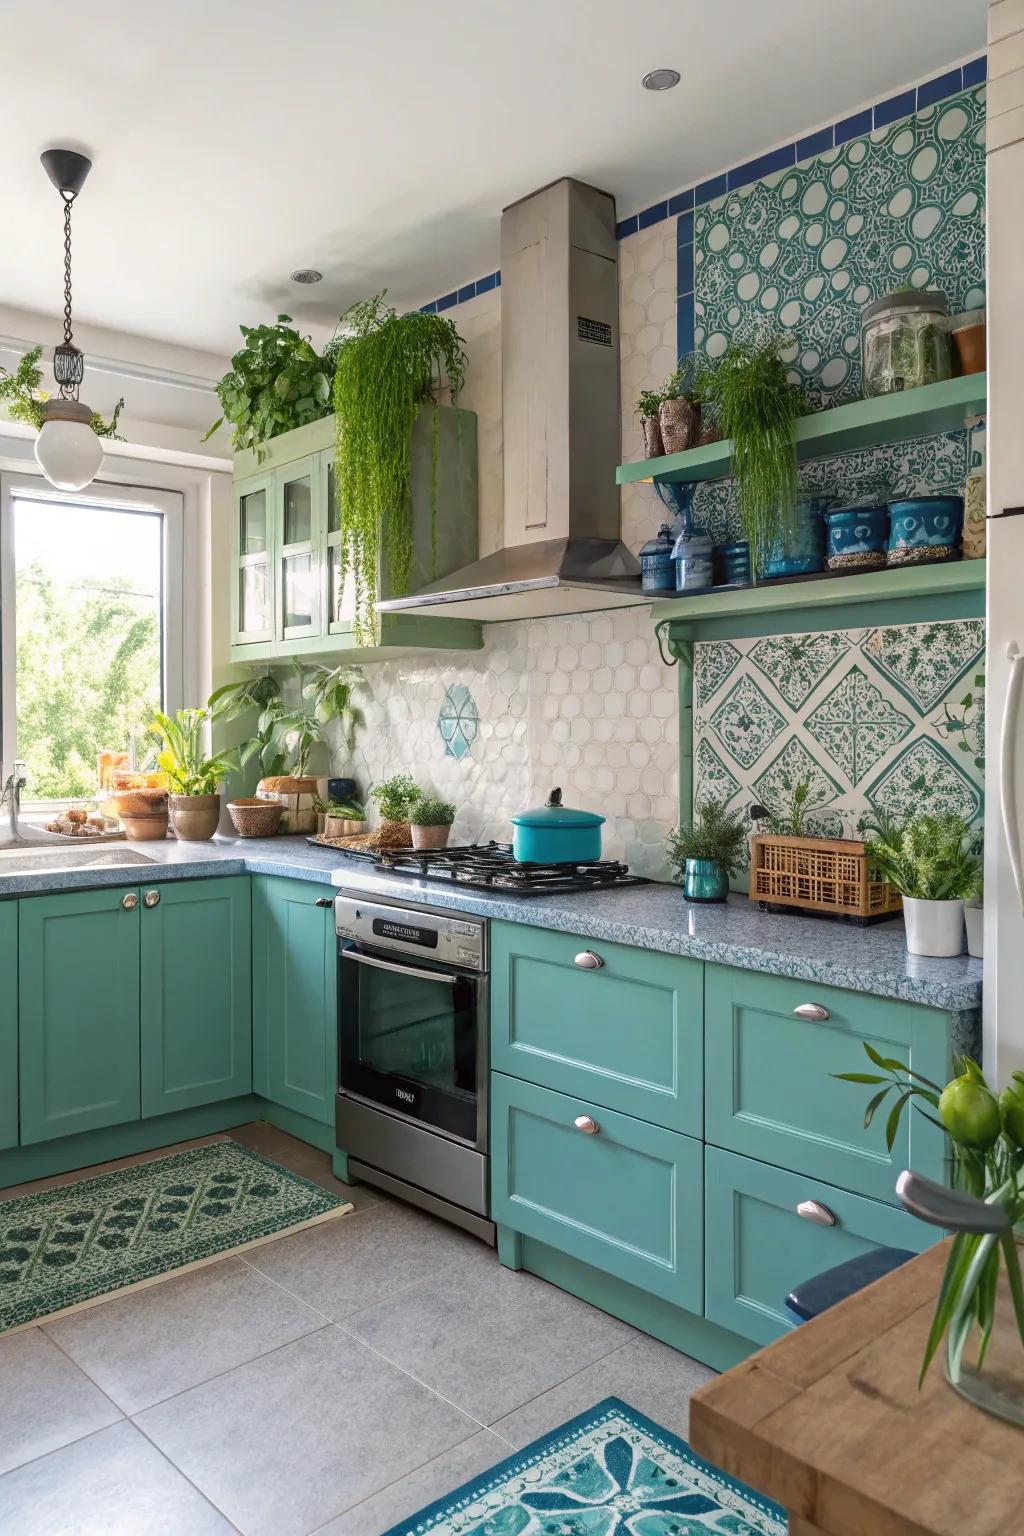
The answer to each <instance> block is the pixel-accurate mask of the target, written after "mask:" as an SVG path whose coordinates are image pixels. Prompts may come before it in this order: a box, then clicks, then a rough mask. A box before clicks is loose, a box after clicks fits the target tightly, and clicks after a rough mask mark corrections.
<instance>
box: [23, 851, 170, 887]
mask: <svg viewBox="0 0 1024 1536" xmlns="http://www.w3.org/2000/svg"><path fill="white" fill-rule="evenodd" d="M155 863H156V860H155V859H153V858H151V856H150V855H149V854H148V853H137V852H136V850H135V849H134V848H103V847H100V846H99V845H98V844H96V843H86V844H85V846H84V847H81V848H26V847H24V846H19V847H15V848H11V847H8V848H0V878H2V877H3V876H4V875H34V874H37V873H45V872H46V871H48V870H60V869H113V868H117V867H118V866H120V865H125V864H155Z"/></svg>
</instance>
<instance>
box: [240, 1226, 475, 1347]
mask: <svg viewBox="0 0 1024 1536" xmlns="http://www.w3.org/2000/svg"><path fill="white" fill-rule="evenodd" d="M292 1235H293V1236H295V1237H301V1236H302V1233H301V1232H296V1233H293V1234H292ZM253 1251H254V1252H255V1251H256V1250H253ZM238 1257H239V1258H241V1259H242V1261H243V1263H247V1264H249V1266H250V1268H252V1269H255V1270H256V1273H257V1274H258V1275H262V1276H263V1278H264V1279H265V1280H273V1279H274V1277H273V1276H272V1275H268V1274H267V1273H266V1271H265V1270H262V1269H259V1268H258V1267H257V1265H256V1264H254V1263H253V1262H252V1261H251V1260H249V1259H246V1258H245V1255H244V1254H239V1255H238ZM473 1257H474V1258H475V1257H476V1255H475V1254H474V1255H473ZM470 1262H471V1261H470V1259H469V1258H466V1259H460V1260H458V1261H456V1262H455V1263H453V1264H446V1265H445V1266H444V1268H443V1269H435V1270H432V1271H431V1273H430V1274H429V1275H421V1276H420V1278H419V1279H418V1280H413V1281H411V1283H410V1284H409V1285H403V1286H400V1287H399V1289H398V1290H397V1291H388V1292H387V1294H386V1295H384V1296H378V1298H377V1300H376V1301H371V1302H369V1303H368V1304H367V1305H366V1306H359V1307H354V1308H353V1309H352V1311H351V1312H346V1313H345V1317H346V1318H349V1317H357V1316H358V1315H359V1313H360V1312H370V1311H372V1310H373V1308H374V1307H376V1306H378V1305H379V1304H380V1303H382V1302H385V1301H392V1300H393V1299H394V1298H395V1297H397V1296H407V1295H408V1294H409V1292H410V1291H415V1290H416V1289H417V1287H418V1286H421V1285H427V1284H429V1282H430V1281H432V1280H439V1279H440V1278H441V1276H442V1275H446V1274H448V1273H449V1271H451V1270H453V1269H458V1268H459V1267H460V1265H462V1264H468V1263H470ZM274 1284H275V1285H276V1286H279V1287H280V1289H281V1290H282V1291H284V1292H285V1294H286V1295H288V1296H292V1297H294V1298H295V1300H296V1301H300V1302H301V1301H302V1297H301V1296H300V1295H299V1294H298V1292H297V1291H292V1290H289V1288H288V1286H286V1285H283V1284H282V1283H281V1281H280V1280H274ZM303 1305H304V1306H307V1307H310V1306H312V1303H311V1302H308V1301H306V1302H303ZM312 1310H313V1311H314V1312H316V1311H319V1308H317V1307H313V1308H312ZM322 1315H323V1316H324V1317H326V1318H327V1321H328V1322H329V1323H339V1324H340V1322H341V1319H340V1318H337V1317H331V1316H330V1314H329V1313H326V1312H325V1313H323V1314H322ZM346 1332H348V1330H347V1329H346ZM353 1337H354V1335H353Z"/></svg>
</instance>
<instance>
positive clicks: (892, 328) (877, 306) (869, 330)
mask: <svg viewBox="0 0 1024 1536" xmlns="http://www.w3.org/2000/svg"><path fill="white" fill-rule="evenodd" d="M860 348H861V366H862V371H863V382H862V389H863V393H864V396H865V398H868V397H870V396H872V395H891V394H894V393H897V392H898V391H900V390H904V389H920V388H921V386H922V385H924V384H937V383H938V382H939V380H940V379H948V378H951V377H952V375H953V365H952V354H951V346H950V339H949V301H948V299H947V298H946V295H945V294H944V293H942V292H941V291H940V290H939V289H937V288H927V289H921V290H917V289H912V288H908V289H905V290H904V289H901V290H900V291H899V292H897V293H889V294H886V296H885V297H884V298H882V299H876V300H875V302H874V303H873V304H869V305H868V306H867V308H866V309H865V310H864V311H863V313H862V315H861V331H860Z"/></svg>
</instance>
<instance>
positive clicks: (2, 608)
mask: <svg viewBox="0 0 1024 1536" xmlns="http://www.w3.org/2000/svg"><path fill="white" fill-rule="evenodd" d="M33 499H35V500H38V501H60V502H61V503H62V504H64V505H68V504H72V505H74V504H78V505H80V506H84V507H99V508H104V509H112V510H115V511H124V512H145V513H149V514H154V513H155V514H156V515H157V516H159V517H160V518H161V521H162V525H163V527H162V538H161V560H162V571H161V576H162V588H163V615H162V621H163V622H162V629H163V650H162V655H161V670H162V682H163V708H164V709H165V710H167V711H168V712H169V713H174V711H176V710H178V709H182V708H183V707H184V703H185V625H184V597H185V580H184V577H185V505H184V500H185V499H184V496H183V494H182V492H181V491H176V490H165V489H162V488H157V487H155V486H148V485H139V486H133V485H122V484H117V483H114V482H112V481H108V480H94V481H93V482H92V484H91V485H89V486H88V487H87V488H86V489H85V490H84V491H58V490H55V489H54V487H53V486H52V485H50V483H49V481H47V480H46V479H45V478H44V477H43V476H42V475H39V474H35V475H34V474H29V473H23V472H21V471H13V472H7V471H4V472H3V473H0V764H2V765H3V777H4V780H6V777H7V774H8V773H9V772H10V771H11V767H12V764H13V763H14V761H15V759H16V758H17V755H18V753H17V739H18V728H17V699H16V696H15V682H16V678H17V624H16V619H17V611H16V596H15V579H16V574H17V570H16V556H15V548H14V503H15V501H16V500H18V501H21V500H25V501H29V500H33ZM61 803H62V802H59V801H54V800H40V801H34V799H33V796H32V786H31V784H30V785H29V786H28V790H27V793H26V796H25V804H26V807H28V806H31V805H33V804H35V805H39V806H57V805H59V804H61Z"/></svg>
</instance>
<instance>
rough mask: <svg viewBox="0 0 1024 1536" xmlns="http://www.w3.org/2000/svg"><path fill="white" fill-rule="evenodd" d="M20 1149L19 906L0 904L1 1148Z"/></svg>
mask: <svg viewBox="0 0 1024 1536" xmlns="http://www.w3.org/2000/svg"><path fill="white" fill-rule="evenodd" d="M17 1145H18V903H17V902H16V901H5V902H2V903H0V1148H3V1147H16V1146H17Z"/></svg>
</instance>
